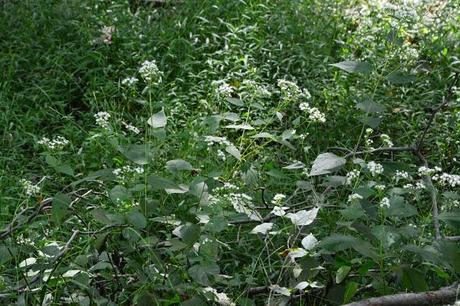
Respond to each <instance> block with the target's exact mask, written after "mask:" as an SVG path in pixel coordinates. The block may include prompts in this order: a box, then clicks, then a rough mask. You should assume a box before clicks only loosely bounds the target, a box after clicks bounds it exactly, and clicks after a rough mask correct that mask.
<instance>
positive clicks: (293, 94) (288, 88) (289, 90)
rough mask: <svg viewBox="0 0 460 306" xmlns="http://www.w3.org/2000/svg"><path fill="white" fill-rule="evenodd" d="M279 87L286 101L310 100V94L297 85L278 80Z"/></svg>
mask: <svg viewBox="0 0 460 306" xmlns="http://www.w3.org/2000/svg"><path fill="white" fill-rule="evenodd" d="M278 87H279V88H280V89H281V95H282V97H283V99H284V100H294V99H301V98H304V99H310V98H311V94H310V92H309V91H308V90H307V89H306V88H304V89H300V88H299V86H297V84H296V83H294V82H291V81H287V80H278Z"/></svg>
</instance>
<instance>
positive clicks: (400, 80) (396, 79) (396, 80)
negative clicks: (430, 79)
mask: <svg viewBox="0 0 460 306" xmlns="http://www.w3.org/2000/svg"><path fill="white" fill-rule="evenodd" d="M416 79H417V78H416V76H415V75H410V74H407V73H404V72H401V71H395V72H392V73H391V74H390V75H389V76H388V77H387V80H388V81H389V82H390V83H393V84H408V83H412V82H414V81H415V80H416Z"/></svg>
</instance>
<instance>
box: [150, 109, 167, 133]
mask: <svg viewBox="0 0 460 306" xmlns="http://www.w3.org/2000/svg"><path fill="white" fill-rule="evenodd" d="M166 122H167V119H166V114H165V110H164V108H162V109H161V111H159V112H158V113H156V114H153V115H152V116H151V117H150V118H149V120H147V123H148V124H149V125H150V126H151V127H153V128H155V129H157V128H162V127H165V126H166Z"/></svg>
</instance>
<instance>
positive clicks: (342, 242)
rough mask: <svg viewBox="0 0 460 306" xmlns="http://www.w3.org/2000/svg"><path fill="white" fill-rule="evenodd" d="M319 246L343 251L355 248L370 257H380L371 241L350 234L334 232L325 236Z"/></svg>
mask: <svg viewBox="0 0 460 306" xmlns="http://www.w3.org/2000/svg"><path fill="white" fill-rule="evenodd" d="M318 246H319V247H320V248H323V249H325V250H329V251H342V250H345V249H349V248H353V249H354V250H355V251H357V252H359V253H360V254H362V255H364V256H366V257H370V258H372V259H377V258H378V255H377V253H376V252H375V251H374V249H373V247H372V245H371V244H370V243H369V242H367V241H364V240H361V239H358V238H355V237H353V236H349V235H340V234H333V235H331V236H329V237H326V238H324V239H323V240H322V241H321V242H320V243H319V245H318Z"/></svg>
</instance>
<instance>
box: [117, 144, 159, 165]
mask: <svg viewBox="0 0 460 306" xmlns="http://www.w3.org/2000/svg"><path fill="white" fill-rule="evenodd" d="M118 151H120V153H121V154H123V155H124V156H125V157H126V158H128V159H129V160H131V161H132V162H134V163H136V164H138V165H146V164H148V163H149V161H150V160H151V159H152V158H153V152H152V148H151V147H150V146H149V145H146V144H130V145H127V146H120V147H118Z"/></svg>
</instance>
